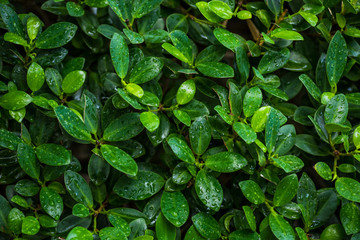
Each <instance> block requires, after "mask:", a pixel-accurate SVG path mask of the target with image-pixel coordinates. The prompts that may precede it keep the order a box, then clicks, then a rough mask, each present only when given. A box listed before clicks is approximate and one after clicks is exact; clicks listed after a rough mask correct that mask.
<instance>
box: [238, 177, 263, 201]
mask: <svg viewBox="0 0 360 240" xmlns="http://www.w3.org/2000/svg"><path fill="white" fill-rule="evenodd" d="M239 186H240V189H241V191H242V193H243V194H244V196H245V197H246V199H247V200H249V201H250V202H252V203H254V204H256V205H257V204H261V203H264V201H265V194H264V192H263V191H262V190H261V188H260V186H259V185H258V184H257V183H256V182H254V181H253V180H246V181H241V182H239Z"/></svg>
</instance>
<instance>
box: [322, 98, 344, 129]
mask: <svg viewBox="0 0 360 240" xmlns="http://www.w3.org/2000/svg"><path fill="white" fill-rule="evenodd" d="M347 115H348V102H347V100H346V97H345V95H344V94H338V95H335V97H333V98H332V99H331V100H330V101H329V102H328V104H326V108H325V113H324V118H325V123H326V124H344V123H345V121H346V118H347Z"/></svg>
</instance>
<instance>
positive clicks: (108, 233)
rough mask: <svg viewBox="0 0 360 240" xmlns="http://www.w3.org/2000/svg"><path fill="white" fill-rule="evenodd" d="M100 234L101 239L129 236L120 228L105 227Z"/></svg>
mask: <svg viewBox="0 0 360 240" xmlns="http://www.w3.org/2000/svg"><path fill="white" fill-rule="evenodd" d="M99 236H100V239H101V240H127V239H128V238H127V237H126V236H125V234H124V233H123V232H122V231H121V229H119V228H114V227H104V228H102V229H101V230H100V232H99Z"/></svg>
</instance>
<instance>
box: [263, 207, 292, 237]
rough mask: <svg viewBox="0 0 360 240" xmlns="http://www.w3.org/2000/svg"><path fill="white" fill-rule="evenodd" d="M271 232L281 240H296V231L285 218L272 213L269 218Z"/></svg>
mask: <svg viewBox="0 0 360 240" xmlns="http://www.w3.org/2000/svg"><path fill="white" fill-rule="evenodd" d="M269 225H270V228H271V231H272V232H273V233H274V235H275V236H276V237H277V238H278V239H280V240H295V233H294V229H293V228H292V227H291V225H290V224H289V222H288V221H286V220H285V219H284V218H283V216H281V215H279V214H277V213H276V212H272V213H271V214H270V217H269Z"/></svg>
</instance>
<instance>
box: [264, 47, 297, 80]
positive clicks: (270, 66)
mask: <svg viewBox="0 0 360 240" xmlns="http://www.w3.org/2000/svg"><path fill="white" fill-rule="evenodd" d="M289 59H290V51H289V49H287V48H284V49H282V50H281V51H271V50H269V51H266V53H265V55H264V56H263V57H262V58H261V60H260V63H259V66H258V69H259V72H260V73H261V74H267V73H271V72H274V71H276V70H278V69H280V68H282V67H284V66H285V64H286V63H287V62H288V61H289Z"/></svg>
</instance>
